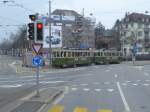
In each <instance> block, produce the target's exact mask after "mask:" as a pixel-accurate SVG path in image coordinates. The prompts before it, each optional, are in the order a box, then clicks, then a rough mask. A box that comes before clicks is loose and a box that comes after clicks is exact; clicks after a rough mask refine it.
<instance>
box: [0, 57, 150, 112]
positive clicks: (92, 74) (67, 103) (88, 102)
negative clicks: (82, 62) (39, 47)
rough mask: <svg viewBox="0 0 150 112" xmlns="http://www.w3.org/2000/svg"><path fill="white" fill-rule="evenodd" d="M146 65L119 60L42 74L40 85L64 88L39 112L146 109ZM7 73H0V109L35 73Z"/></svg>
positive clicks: (149, 83) (29, 86)
mask: <svg viewBox="0 0 150 112" xmlns="http://www.w3.org/2000/svg"><path fill="white" fill-rule="evenodd" d="M12 60H13V59H12ZM10 61H11V59H10ZM0 62H1V61H0ZM8 66H9V65H8ZM8 66H7V68H9V67H8ZM149 68H150V65H145V66H132V65H131V64H128V63H123V64H117V65H97V66H95V65H94V66H87V67H81V68H74V69H70V68H69V69H64V70H59V71H57V70H56V71H53V72H45V73H42V74H40V88H49V87H54V88H55V87H65V90H64V94H63V95H61V96H60V97H58V98H57V99H56V100H55V101H54V102H52V104H50V105H48V106H47V108H46V109H45V110H43V112H48V111H49V112H87V111H88V110H89V112H96V111H98V112H149V110H150V69H149ZM2 70H5V69H1V74H2V73H3V71H2ZM10 72H11V71H10ZM8 74H11V73H8ZM8 74H7V75H0V111H1V108H4V107H5V106H7V105H8V104H9V103H10V102H13V101H14V100H16V99H18V98H21V97H23V96H24V95H25V94H28V93H30V90H33V89H34V86H35V74H15V73H13V74H11V75H8ZM27 90H28V91H27ZM13 95H14V96H15V97H14V96H13ZM31 105H32V104H30V106H31ZM39 105H40V104H37V106H35V105H34V104H33V108H37V107H38V106H39ZM52 105H55V106H52ZM22 108H23V107H22ZM58 110H59V111H58Z"/></svg>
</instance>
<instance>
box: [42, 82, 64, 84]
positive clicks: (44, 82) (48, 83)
mask: <svg viewBox="0 0 150 112" xmlns="http://www.w3.org/2000/svg"><path fill="white" fill-rule="evenodd" d="M63 82H65V81H41V82H40V83H42V84H49V83H50V84H55V83H63Z"/></svg>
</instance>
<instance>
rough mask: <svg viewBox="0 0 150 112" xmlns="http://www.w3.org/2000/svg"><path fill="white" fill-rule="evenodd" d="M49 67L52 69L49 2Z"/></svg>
mask: <svg viewBox="0 0 150 112" xmlns="http://www.w3.org/2000/svg"><path fill="white" fill-rule="evenodd" d="M49 19H50V21H49V59H50V60H49V66H50V68H51V67H52V47H51V23H52V22H51V0H49Z"/></svg>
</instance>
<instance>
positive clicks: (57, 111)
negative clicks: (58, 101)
mask: <svg viewBox="0 0 150 112" xmlns="http://www.w3.org/2000/svg"><path fill="white" fill-rule="evenodd" d="M48 112H65V108H64V106H63V105H54V106H52V107H51V108H50V109H49V110H48ZM73 112H90V111H89V109H88V108H86V107H75V108H74V109H73ZM96 112H112V110H111V109H99V110H97V111H96Z"/></svg>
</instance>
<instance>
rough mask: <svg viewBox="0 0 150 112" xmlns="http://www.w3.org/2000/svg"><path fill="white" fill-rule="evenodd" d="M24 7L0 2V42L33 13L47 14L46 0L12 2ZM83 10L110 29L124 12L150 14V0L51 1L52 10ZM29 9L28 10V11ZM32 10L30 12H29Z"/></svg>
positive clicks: (0, 0) (17, 0) (18, 0)
mask: <svg viewBox="0 0 150 112" xmlns="http://www.w3.org/2000/svg"><path fill="white" fill-rule="evenodd" d="M14 1H15V2H16V3H18V4H20V5H23V6H24V7H25V9H24V8H21V7H19V6H12V5H13V4H12V3H7V4H3V3H2V0H0V25H2V26H0V40H1V39H2V38H6V37H8V36H9V35H10V33H15V32H16V31H17V29H18V27H16V26H9V27H8V26H5V25H23V24H27V22H28V21H29V19H28V15H29V14H33V13H35V12H39V13H42V14H46V13H47V12H48V0H14ZM83 8H84V9H85V16H88V15H89V13H93V15H94V16H95V17H96V20H97V22H99V21H100V22H101V23H102V24H103V25H104V26H105V27H106V28H111V27H112V26H113V25H114V23H115V21H116V19H121V18H123V17H124V15H125V12H140V13H144V12H145V11H149V12H150V0H52V10H54V9H71V10H75V11H77V12H78V13H81V12H82V9H83ZM29 9H30V10H29ZM31 10H32V11H31Z"/></svg>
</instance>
